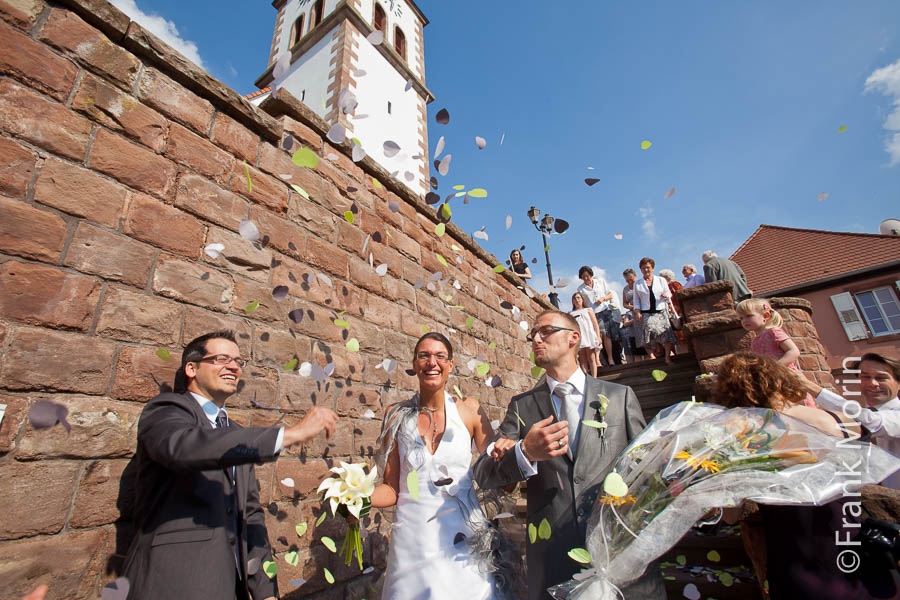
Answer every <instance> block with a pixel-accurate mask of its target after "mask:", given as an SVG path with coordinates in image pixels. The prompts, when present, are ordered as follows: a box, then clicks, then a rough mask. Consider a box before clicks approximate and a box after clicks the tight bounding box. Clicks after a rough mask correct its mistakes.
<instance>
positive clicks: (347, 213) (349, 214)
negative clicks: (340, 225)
mask: <svg viewBox="0 0 900 600" xmlns="http://www.w3.org/2000/svg"><path fill="white" fill-rule="evenodd" d="M344 220H346V221H347V222H348V223H350V224H351V225H353V221H354V217H353V211H350V210H348V211H345V212H344Z"/></svg>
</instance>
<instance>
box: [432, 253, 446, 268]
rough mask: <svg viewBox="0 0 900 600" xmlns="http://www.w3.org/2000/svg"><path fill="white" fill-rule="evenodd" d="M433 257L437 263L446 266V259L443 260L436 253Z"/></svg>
mask: <svg viewBox="0 0 900 600" xmlns="http://www.w3.org/2000/svg"><path fill="white" fill-rule="evenodd" d="M434 255H435V257H436V258H437V261H438V262H439V263H441V264H442V265H444V266H445V267H446V266H447V259H446V258H444V257H443V256H441V255H440V254H438V253H437V252H435V253H434Z"/></svg>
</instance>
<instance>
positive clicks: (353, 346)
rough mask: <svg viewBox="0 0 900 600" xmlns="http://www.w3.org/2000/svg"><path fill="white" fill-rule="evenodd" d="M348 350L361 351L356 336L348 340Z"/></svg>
mask: <svg viewBox="0 0 900 600" xmlns="http://www.w3.org/2000/svg"><path fill="white" fill-rule="evenodd" d="M347 350H349V351H350V352H359V340H358V339H356V338H350V339H349V340H347Z"/></svg>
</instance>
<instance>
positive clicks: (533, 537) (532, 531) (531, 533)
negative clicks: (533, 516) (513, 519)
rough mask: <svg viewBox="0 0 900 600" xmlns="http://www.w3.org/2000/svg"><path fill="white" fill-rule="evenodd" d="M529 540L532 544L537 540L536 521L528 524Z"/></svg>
mask: <svg viewBox="0 0 900 600" xmlns="http://www.w3.org/2000/svg"><path fill="white" fill-rule="evenodd" d="M528 541H530V542H531V543H532V544H533V543H535V542H536V541H537V528H536V527H535V526H534V523H529V524H528Z"/></svg>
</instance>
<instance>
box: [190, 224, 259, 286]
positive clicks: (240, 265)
mask: <svg viewBox="0 0 900 600" xmlns="http://www.w3.org/2000/svg"><path fill="white" fill-rule="evenodd" d="M206 243H207V244H222V245H223V246H225V249H224V250H222V251H221V252H220V253H219V255H218V256H217V257H216V258H210V257H209V256H208V255H207V254H206V253H204V254H203V261H204V262H206V263H209V264H210V265H213V266H215V268H217V269H227V270H228V271H231V272H232V273H235V274H237V275H242V276H244V277H249V278H251V279H255V280H257V281H259V282H268V281H269V268H270V267H271V266H272V261H273V258H272V254H273V253H272V251H271V250H269V249H268V248H260V247H259V246H258V245H257V244H253V243H251V242H248V241H247V240H245V239H244V238H242V237H241V236H239V235H238V234H236V233H232V232H231V231H227V230H225V229H219V228H218V227H211V228H210V230H209V233H208V234H207V235H206Z"/></svg>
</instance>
